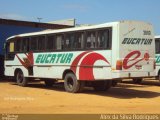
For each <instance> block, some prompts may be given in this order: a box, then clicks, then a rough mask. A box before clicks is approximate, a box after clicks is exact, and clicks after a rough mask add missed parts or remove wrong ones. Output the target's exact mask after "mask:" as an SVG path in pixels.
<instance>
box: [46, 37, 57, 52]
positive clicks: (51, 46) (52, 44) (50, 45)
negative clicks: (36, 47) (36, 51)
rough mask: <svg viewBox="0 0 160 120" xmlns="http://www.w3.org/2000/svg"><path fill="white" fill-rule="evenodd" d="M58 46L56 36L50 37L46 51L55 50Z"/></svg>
mask: <svg viewBox="0 0 160 120" xmlns="http://www.w3.org/2000/svg"><path fill="white" fill-rule="evenodd" d="M55 46H56V41H55V36H54V35H48V36H47V39H46V49H47V50H49V51H50V50H55V48H56V47H55Z"/></svg>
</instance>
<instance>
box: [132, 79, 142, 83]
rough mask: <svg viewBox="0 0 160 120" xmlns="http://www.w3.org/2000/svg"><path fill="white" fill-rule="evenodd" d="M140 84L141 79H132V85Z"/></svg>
mask: <svg viewBox="0 0 160 120" xmlns="http://www.w3.org/2000/svg"><path fill="white" fill-rule="evenodd" d="M141 82H142V79H141V78H134V79H133V83H134V84H140V83H141Z"/></svg>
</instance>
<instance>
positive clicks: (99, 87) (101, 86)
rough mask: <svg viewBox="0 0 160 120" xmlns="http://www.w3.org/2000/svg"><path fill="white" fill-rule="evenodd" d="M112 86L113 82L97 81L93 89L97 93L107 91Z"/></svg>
mask: <svg viewBox="0 0 160 120" xmlns="http://www.w3.org/2000/svg"><path fill="white" fill-rule="evenodd" d="M111 86H112V81H111V80H105V81H96V82H94V84H93V88H94V90H96V91H106V90H108V89H109V88H111Z"/></svg>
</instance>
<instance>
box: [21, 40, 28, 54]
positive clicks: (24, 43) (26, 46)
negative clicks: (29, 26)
mask: <svg viewBox="0 0 160 120" xmlns="http://www.w3.org/2000/svg"><path fill="white" fill-rule="evenodd" d="M22 51H23V52H28V51H29V38H23V40H22Z"/></svg>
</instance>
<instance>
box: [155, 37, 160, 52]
mask: <svg viewBox="0 0 160 120" xmlns="http://www.w3.org/2000/svg"><path fill="white" fill-rule="evenodd" d="M155 40H156V41H155V44H156V45H155V47H156V54H160V39H157V38H156V39H155Z"/></svg>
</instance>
